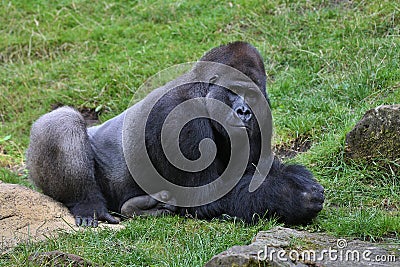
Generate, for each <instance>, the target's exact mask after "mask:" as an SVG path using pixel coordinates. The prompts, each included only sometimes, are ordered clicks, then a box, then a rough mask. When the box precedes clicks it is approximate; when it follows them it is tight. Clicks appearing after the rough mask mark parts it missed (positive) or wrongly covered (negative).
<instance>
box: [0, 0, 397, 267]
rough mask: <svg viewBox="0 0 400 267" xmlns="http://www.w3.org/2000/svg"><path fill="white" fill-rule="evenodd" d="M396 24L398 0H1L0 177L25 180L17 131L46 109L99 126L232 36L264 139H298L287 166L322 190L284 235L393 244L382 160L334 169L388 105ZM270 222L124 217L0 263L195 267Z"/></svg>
mask: <svg viewBox="0 0 400 267" xmlns="http://www.w3.org/2000/svg"><path fill="white" fill-rule="evenodd" d="M399 25H400V4H399V3H398V1H352V2H351V3H348V2H347V1H333V0H332V1H328V0H319V1H318V0H313V1H277V0H273V1H232V2H231V3H223V2H217V1H215V2H209V1H204V0H201V1H176V2H169V1H150V0H149V1H115V2H112V1H108V0H106V1H43V0H41V1H21V0H20V1H2V2H1V3H0V36H2V38H0V81H1V82H0V127H1V128H0V179H1V180H3V181H6V182H12V183H22V184H25V185H27V184H29V183H28V182H27V180H26V173H25V172H24V171H23V162H24V151H25V149H26V147H27V145H28V141H29V129H30V126H31V124H32V122H33V121H34V120H35V119H37V118H38V117H39V116H40V115H42V114H44V113H46V112H48V111H50V110H51V106H52V104H56V103H61V104H65V105H73V106H75V107H78V108H79V107H89V108H96V107H97V108H99V109H101V116H100V119H101V120H102V121H105V120H107V119H109V118H111V117H113V116H115V115H117V114H119V113H120V112H122V111H123V110H124V109H125V108H126V107H127V106H128V105H129V103H130V101H131V99H132V96H133V93H134V92H135V90H136V89H137V88H139V86H140V85H141V84H142V83H143V82H144V81H146V79H148V78H149V77H151V76H152V75H153V74H155V73H157V72H159V71H161V70H163V69H165V68H167V67H169V66H173V65H175V64H178V63H184V62H189V61H195V60H196V59H198V58H199V57H201V56H202V54H203V53H204V52H206V51H207V50H209V49H211V48H212V47H215V46H218V45H220V44H223V43H227V42H230V41H235V40H245V41H248V42H251V43H252V44H253V45H254V46H256V47H257V48H258V49H259V50H260V52H261V54H262V55H263V57H264V59H265V64H266V70H267V74H268V88H267V89H268V92H269V95H270V97H271V100H272V110H273V114H274V123H275V143H278V144H284V143H288V142H290V140H293V139H295V138H297V137H306V138H308V139H309V140H311V141H312V147H311V149H310V150H309V151H307V152H306V153H304V154H302V155H300V156H298V157H296V158H295V159H294V161H296V162H301V163H303V164H305V165H307V166H308V167H309V168H311V170H312V171H313V172H314V174H315V176H316V178H317V179H318V180H319V181H320V182H321V183H322V184H323V186H324V187H325V188H326V195H327V200H326V205H325V209H324V210H323V211H322V213H321V214H320V216H319V217H318V218H317V219H316V220H315V221H314V222H313V223H312V224H311V225H309V226H306V227H298V228H305V229H308V230H312V231H323V232H327V233H330V234H333V235H335V236H338V237H355V238H361V239H367V240H370V239H372V240H377V241H379V240H382V239H385V238H393V237H394V238H397V240H398V238H399V236H400V220H399V215H400V214H399V207H400V189H399V188H400V179H399V174H398V173H395V172H392V171H390V169H388V168H384V167H381V166H382V165H385V166H386V165H387V163H385V162H384V161H377V162H376V164H375V165H374V164H371V165H363V164H360V163H351V162H345V161H344V158H343V149H344V138H345V135H346V133H347V132H348V131H349V130H350V129H351V128H352V126H353V125H354V124H355V123H356V122H357V121H358V120H359V119H360V118H361V116H362V115H363V114H364V112H365V111H366V110H368V109H370V108H374V107H376V106H378V105H381V104H393V103H400V89H399V88H400V39H399V36H400V26H399ZM395 164H399V163H398V162H397V163H395ZM273 225H275V224H274V223H273V222H265V223H262V224H260V225H257V226H245V225H242V224H241V223H238V222H236V223H233V222H218V221H213V222H203V221H196V220H186V219H182V218H175V217H173V218H161V219H160V218H159V219H154V218H148V219H138V220H132V221H130V222H126V226H127V229H125V230H123V231H121V232H117V233H116V232H112V231H102V232H97V231H90V230H89V231H85V232H83V233H77V234H74V235H64V236H63V238H60V239H57V240H48V241H47V242H44V243H40V244H30V245H25V246H20V247H18V248H17V249H15V250H14V251H13V252H12V253H9V254H7V255H5V256H2V257H1V258H0V265H2V264H5V265H14V266H18V265H19V266H22V265H24V264H25V263H26V259H27V256H28V255H29V254H30V253H32V252H35V251H48V250H54V249H59V250H62V251H65V252H69V253H76V254H78V255H81V256H83V257H85V258H87V259H89V260H91V261H93V262H96V263H99V264H101V265H109V266H111V265H117V266H118V265H120V266H122V265H131V266H149V265H150V266H152V265H153V266H201V265H203V264H204V263H205V262H206V261H207V260H208V259H210V258H211V257H212V255H213V254H216V253H219V252H221V251H223V250H225V249H227V248H228V247H230V246H233V245H239V244H248V243H249V242H251V239H252V237H253V236H254V234H255V233H256V232H257V231H258V230H261V229H269V228H270V227H272V226H273Z"/></svg>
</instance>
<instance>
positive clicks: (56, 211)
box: [0, 181, 124, 254]
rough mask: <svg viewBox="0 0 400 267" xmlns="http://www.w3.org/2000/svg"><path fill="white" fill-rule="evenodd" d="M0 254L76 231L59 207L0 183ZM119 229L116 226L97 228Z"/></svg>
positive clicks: (47, 199)
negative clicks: (13, 248)
mask: <svg viewBox="0 0 400 267" xmlns="http://www.w3.org/2000/svg"><path fill="white" fill-rule="evenodd" d="M0 192H1V194H0V254H3V253H5V252H7V251H8V250H9V249H11V248H12V247H14V246H16V245H17V244H20V243H29V242H35V241H40V240H46V239H48V238H52V237H57V236H58V234H59V233H60V232H73V231H77V230H78V229H82V228H78V227H77V226H75V219H74V218H73V216H72V215H71V213H70V212H69V210H68V209H67V207H65V206H64V205H63V204H61V203H59V202H57V201H55V200H53V199H52V198H50V197H48V196H46V195H43V194H41V193H39V192H36V191H34V190H32V189H29V188H27V187H25V186H22V185H17V184H8V183H3V182H1V181H0ZM104 227H107V228H108V227H109V228H112V229H117V230H119V229H122V228H123V227H124V226H123V225H120V224H117V225H111V224H105V223H101V224H99V228H100V229H101V228H104Z"/></svg>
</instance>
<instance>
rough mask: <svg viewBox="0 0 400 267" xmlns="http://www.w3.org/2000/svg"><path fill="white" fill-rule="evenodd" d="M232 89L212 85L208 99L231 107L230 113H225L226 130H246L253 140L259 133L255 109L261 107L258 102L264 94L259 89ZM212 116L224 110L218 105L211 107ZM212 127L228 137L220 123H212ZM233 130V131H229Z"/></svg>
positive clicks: (209, 110)
mask: <svg viewBox="0 0 400 267" xmlns="http://www.w3.org/2000/svg"><path fill="white" fill-rule="evenodd" d="M233 90H234V91H235V92H233V91H231V90H230V89H227V88H224V87H221V86H218V85H210V90H209V93H208V94H207V97H208V98H213V99H216V100H219V101H220V102H222V103H224V104H225V105H227V106H229V108H230V109H229V110H230V111H229V112H228V113H227V112H225V113H227V114H224V115H223V116H224V117H225V125H224V126H225V127H226V128H227V129H225V130H232V132H233V133H235V131H240V130H241V129H246V131H247V133H248V135H249V137H250V138H251V137H252V136H254V135H255V134H256V133H257V132H259V128H258V123H257V118H256V116H255V114H254V112H253V108H257V107H258V106H259V103H258V102H261V98H263V97H264V96H263V94H262V93H261V91H260V90H259V89H258V88H242V87H240V88H239V87H238V88H233ZM207 109H208V112H209V113H210V114H216V113H220V112H222V109H220V108H219V106H218V105H210V106H208V107H207ZM212 126H213V128H214V130H216V131H217V132H218V133H220V134H222V135H223V136H225V135H226V131H225V130H224V129H223V126H222V125H220V124H219V123H217V122H215V121H212ZM228 128H231V129H228Z"/></svg>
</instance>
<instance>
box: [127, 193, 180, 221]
mask: <svg viewBox="0 0 400 267" xmlns="http://www.w3.org/2000/svg"><path fill="white" fill-rule="evenodd" d="M155 197H156V198H158V199H162V200H163V201H169V202H171V200H173V199H172V198H171V195H170V193H169V192H168V191H161V192H158V193H155V194H153V195H143V196H138V197H133V198H130V199H128V200H127V201H126V202H125V203H124V204H123V205H122V207H121V214H122V215H123V216H126V217H134V216H137V215H148V216H161V215H168V214H174V213H175V212H176V210H177V208H176V207H175V206H173V205H169V204H165V203H162V202H159V201H158V200H156V199H155Z"/></svg>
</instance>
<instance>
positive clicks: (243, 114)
mask: <svg viewBox="0 0 400 267" xmlns="http://www.w3.org/2000/svg"><path fill="white" fill-rule="evenodd" d="M235 112H236V114H237V115H238V117H239V118H240V119H241V120H242V121H243V122H248V121H249V120H250V119H251V117H252V113H251V110H250V109H249V108H248V107H246V106H244V105H241V106H239V107H237V108H236V110H235Z"/></svg>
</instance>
